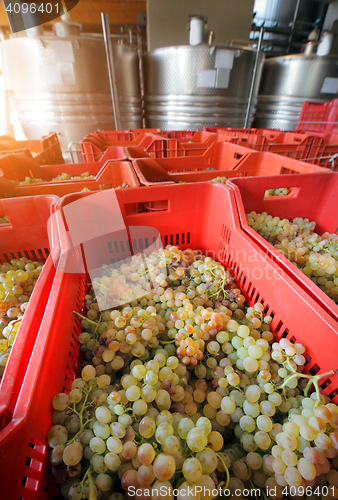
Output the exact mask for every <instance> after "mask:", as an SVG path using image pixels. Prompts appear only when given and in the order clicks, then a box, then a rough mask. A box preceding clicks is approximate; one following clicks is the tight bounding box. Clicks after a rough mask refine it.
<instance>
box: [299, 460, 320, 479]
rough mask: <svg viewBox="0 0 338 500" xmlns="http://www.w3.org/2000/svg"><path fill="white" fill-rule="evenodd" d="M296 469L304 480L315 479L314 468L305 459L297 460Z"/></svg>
mask: <svg viewBox="0 0 338 500" xmlns="http://www.w3.org/2000/svg"><path fill="white" fill-rule="evenodd" d="M297 468H298V470H299V472H300V473H301V475H302V477H303V478H304V479H307V480H312V479H314V478H315V477H316V467H315V466H314V464H312V463H311V462H309V461H308V460H306V458H300V459H299V462H298V464H297Z"/></svg>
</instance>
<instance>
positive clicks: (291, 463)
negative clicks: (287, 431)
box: [282, 450, 298, 467]
mask: <svg viewBox="0 0 338 500" xmlns="http://www.w3.org/2000/svg"><path fill="white" fill-rule="evenodd" d="M282 460H283V462H284V463H285V465H286V466H287V467H295V466H296V465H297V464H298V457H297V455H296V454H295V453H294V452H293V451H291V450H283V451H282Z"/></svg>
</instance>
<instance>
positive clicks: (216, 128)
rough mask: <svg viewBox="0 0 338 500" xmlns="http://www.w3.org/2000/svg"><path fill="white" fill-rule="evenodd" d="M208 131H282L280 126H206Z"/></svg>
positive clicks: (256, 132) (249, 132)
mask: <svg viewBox="0 0 338 500" xmlns="http://www.w3.org/2000/svg"><path fill="white" fill-rule="evenodd" d="M203 130H205V131H207V132H216V133H218V132H220V131H228V132H244V133H247V134H258V135H260V134H262V133H264V132H265V131H269V132H280V131H281V130H280V129H279V128H231V127H204V129H203Z"/></svg>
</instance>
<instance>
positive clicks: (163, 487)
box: [151, 481, 174, 500]
mask: <svg viewBox="0 0 338 500" xmlns="http://www.w3.org/2000/svg"><path fill="white" fill-rule="evenodd" d="M151 491H152V499H153V500H163V493H162V492H163V491H164V492H165V494H166V498H168V500H174V494H173V487H172V485H171V484H170V483H169V481H155V483H154V484H153V486H152V489H151Z"/></svg>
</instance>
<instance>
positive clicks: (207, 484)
mask: <svg viewBox="0 0 338 500" xmlns="http://www.w3.org/2000/svg"><path fill="white" fill-rule="evenodd" d="M195 485H196V486H199V487H201V488H202V492H203V496H202V498H203V500H212V499H213V498H214V497H215V495H214V494H213V490H215V483H214V481H213V480H212V479H211V477H210V476H207V475H205V474H202V476H201V477H200V479H199V480H198V481H196V483H195Z"/></svg>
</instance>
